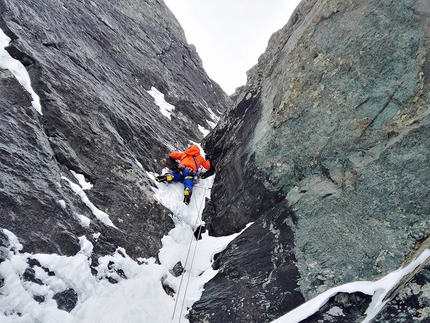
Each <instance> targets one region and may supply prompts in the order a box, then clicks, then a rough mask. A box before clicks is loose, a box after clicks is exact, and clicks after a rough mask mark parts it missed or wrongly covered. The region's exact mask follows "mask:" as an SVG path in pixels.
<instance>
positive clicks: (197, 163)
mask: <svg viewBox="0 0 430 323" xmlns="http://www.w3.org/2000/svg"><path fill="white" fill-rule="evenodd" d="M169 157H170V158H173V159H177V160H179V165H178V167H177V169H175V170H172V171H171V172H170V173H167V174H163V175H159V176H157V177H156V178H155V180H156V181H157V182H183V183H184V203H185V205H188V204H189V203H190V199H191V194H192V192H193V185H194V178H195V177H196V178H198V177H199V170H200V167H203V168H205V169H207V170H209V169H210V168H211V161H210V159H209V158H208V159H204V158H203V157H202V155H200V149H199V147H197V146H196V145H191V146H190V147H188V149H187V150H185V151H184V152H178V151H173V152H171V153H170V155H169Z"/></svg>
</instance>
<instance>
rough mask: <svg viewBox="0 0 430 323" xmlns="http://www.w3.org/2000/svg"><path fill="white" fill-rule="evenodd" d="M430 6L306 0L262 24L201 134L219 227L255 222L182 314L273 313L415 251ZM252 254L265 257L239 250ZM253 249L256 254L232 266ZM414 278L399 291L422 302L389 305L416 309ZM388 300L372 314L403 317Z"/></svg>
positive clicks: (427, 208)
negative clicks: (266, 30) (247, 60)
mask: <svg viewBox="0 0 430 323" xmlns="http://www.w3.org/2000/svg"><path fill="white" fill-rule="evenodd" d="M429 13H430V5H429V3H428V1H425V0H421V1H408V0H402V1H393V0H383V1H376V0H365V1H336V0H305V1H302V2H301V4H300V5H299V7H298V8H297V9H296V11H295V12H294V14H293V15H292V17H291V19H290V21H289V22H288V24H287V25H286V26H285V27H284V28H283V29H282V30H280V31H278V32H277V33H276V34H274V35H273V36H272V38H271V40H270V42H269V46H268V48H267V50H266V52H265V53H264V54H263V55H262V56H261V57H260V59H259V63H258V64H257V65H256V66H255V67H253V68H252V69H251V70H250V71H249V72H248V82H247V85H246V86H245V87H243V88H242V89H240V91H238V92H237V93H235V97H236V103H235V104H234V106H233V108H232V109H230V110H229V111H228V112H227V113H226V114H225V116H224V117H223V118H222V119H221V121H220V122H219V124H218V126H217V127H216V129H215V131H213V132H212V133H211V134H210V135H209V136H208V138H207V140H206V145H205V150H206V151H207V152H208V153H210V154H211V155H213V157H214V158H215V160H217V176H216V181H215V185H214V188H213V194H212V199H213V204H214V205H216V210H217V212H216V213H215V212H210V210H207V211H206V212H207V213H206V216H207V217H208V218H211V220H212V223H213V226H214V229H215V232H216V234H217V235H225V234H229V233H232V232H238V231H239V230H241V229H243V228H244V227H245V225H246V224H247V223H250V222H254V224H253V225H252V226H251V227H250V228H249V229H247V230H246V231H245V232H244V233H242V235H241V236H240V238H239V239H240V241H243V243H242V244H232V245H230V246H229V248H228V249H227V250H226V251H224V252H223V253H222V254H221V255H220V256H219V257H218V258H217V260H216V267H217V268H219V272H218V274H217V276H216V277H215V278H214V279H213V280H212V281H210V282H209V283H207V284H206V286H205V292H204V293H203V295H202V298H201V300H200V301H199V302H197V303H196V304H194V306H193V311H192V319H191V322H202V321H205V322H218V318H220V317H222V318H223V319H222V320H221V321H234V322H269V321H270V320H272V319H273V318H274V317H277V316H280V315H282V313H285V312H287V311H288V310H289V309H290V308H291V307H294V306H295V304H296V303H302V302H303V301H304V300H309V299H310V298H312V297H314V296H316V295H318V294H319V293H321V292H323V291H325V290H327V289H329V288H331V287H334V286H338V285H341V284H344V283H347V282H351V281H357V280H376V279H378V278H380V277H382V276H383V275H386V274H387V273H389V272H391V271H393V270H395V269H397V268H399V267H401V266H402V264H403V263H404V262H405V261H408V260H410V259H411V258H413V257H415V256H416V255H417V254H418V253H419V252H420V251H421V249H419V247H420V246H421V245H422V244H423V243H424V244H426V243H427V238H428V235H429V232H430V231H429V227H430V226H429V224H430V223H429V219H430V218H429V214H430V202H429V201H430V200H429V196H430V190H429V188H428V183H429V180H430V166H429V165H430V153H429V152H430V147H429V146H430V140H429V137H428V134H429V133H430V116H429V112H430V110H429V103H430V97H429V79H430V54H429V46H428V44H429V41H430V39H429V37H430V21H429V18H428V17H429ZM288 232H290V233H288ZM260 237H261V238H260ZM250 241H252V243H250ZM257 254H262V255H265V257H260V258H259V259H258V260H255V258H253V257H252V256H248V255H257ZM264 261H267V262H266V263H265V264H264V265H262V263H263V262H264ZM249 262H254V265H255V266H260V265H262V266H263V267H262V268H260V269H259V270H258V272H257V271H256V270H255V269H254V271H253V272H247V271H245V270H240V269H238V268H248V267H252V265H250V264H249ZM263 268H265V269H263ZM263 272H264V274H265V275H263V274H262V273H263ZM422 275H423V276H425V275H426V274H425V273H423V274H422ZM286 279H288V280H289V281H288V282H287V281H286ZM418 281H419V283H416V284H415V285H413V286H415V287H414V288H415V292H416V294H414V293H409V294H410V295H412V296H413V295H420V296H419V297H420V303H419V305H418V303H417V302H414V301H413V300H412V301H411V298H410V299H409V302H408V301H406V298H407V297H400V298H399V297H397V300H396V301H395V302H397V303H396V304H395V305H393V306H390V307H389V308H391V310H392V311H393V313H394V311H395V310H394V309H395V308H397V309H396V310H397V311H403V310H405V309H406V310H408V309H409V313H408V314H407V315H406V316H407V317H415V318H419V319H420V320H422V321H423V322H424V320H428V314H426V313H428V306H429V305H428V303H426V302H425V299H428V297H429V293H428V286H430V285H428V281H427V280H425V279H418ZM244 286H246V290H245V291H244ZM417 286H418V287H417ZM408 288H409V289H410V287H405V289H408ZM405 289H403V290H402V285H401V286H399V288H398V289H397V290H395V291H393V295H392V297H393V300H395V299H396V298H395V297H396V296H395V295H407V293H406V292H404V290H405ZM272 291H273V293H272ZM250 294H252V295H254V296H253V304H250V303H249V297H247V295H250ZM224 298H227V299H229V300H230V301H229V302H228V303H226V302H225V303H223V306H220V304H219V302H218V301H214V300H222V299H224ZM359 298H360V299H361V300H358V299H359ZM355 299H356V301H355V303H354V302H352V301H351V302H350V303H354V304H355V305H354V310H346V307H344V310H345V311H344V313H347V312H350V313H354V314H351V317H347V318H345V317H343V316H342V315H341V316H339V318H338V319H337V321H336V319H335V318H334V316H333V315H328V314H327V313H325V314H323V313H320V314H318V315H319V316H317V318H315V317H314V318H309V322H314V321H315V322H316V321H318V322H341V321H339V319H341V320H343V321H342V322H345V321H348V322H361V321H362V320H363V317H364V313H363V312H362V310H363V308H364V309H365V306H363V304H366V303H368V302H369V300H368V299H366V298H364V299H363V298H362V296H360V295H356V297H355ZM403 301H404V303H403V305H402V302H403ZM284 302H285V303H284ZM330 302H331V304H334V303H335V302H338V303H339V300H336V299H333V300H331V301H330ZM338 303H336V304H338ZM343 303H344V304H346V303H345V302H343ZM330 306H331V305H330V304H328V306H327V307H326V308H325V309H322V311H324V310H327V311H329V308H330ZM402 306H403V307H402ZM414 306H415V307H418V308H421V310H419V311H418V310H414V309H413V307H414ZM256 308H258V310H257V309H256ZM424 308H425V309H424ZM399 309H400V310H399ZM391 310H390V311H391ZM414 311H415V314H414V313H413V312H414ZM258 312H260V313H258ZM261 312H264V314H265V315H266V317H264V315H263V314H262V313H261ZM389 313H391V312H388V314H387V313H386V314H384V315H385V316H384V315H383V314H381V315H380V317H379V318H377V321H378V322H405V321H402V320H401V318H399V319H398V320H393V319H392V318H391V317H390V314H389ZM417 313H419V314H417ZM326 314H327V315H326ZM414 315H415V316H414ZM406 316H405V317H406Z"/></svg>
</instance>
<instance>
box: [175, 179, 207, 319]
mask: <svg viewBox="0 0 430 323" xmlns="http://www.w3.org/2000/svg"><path fill="white" fill-rule="evenodd" d="M194 187H198V188H201V189H204V190H205V194H203V198H202V200H201V202H200V206H199V207H198V206H197V204H196V208H197V217H196V222H195V225H194V227H196V226H197V224H198V221H199V217H200V213H201V210H202V207H203V202H204V201H205V197H206V190H209V189H211V188H204V187H200V186H195V185H194ZM199 230H200V232H199V235H200V234H201V226H200V229H199ZM193 237H194V232H193V236H192V237H191V240H190V244H189V246H188V251H187V256H186V257H185V264H184V273H183V274H182V275H181V281H180V283H179V288H178V292H177V294H178V297H177V298H176V300H175V307H174V308H173V315H172V321H173V320H174V318H175V313H176V307H177V304H178V300H179V297H180V292H181V287H182V281H183V279H184V276H185V267H186V265H187V262H188V257H189V255H190V250H191V246H192V244H193ZM198 242H199V240H197V242H196V247H195V248H194V253H193V256H192V258H191V263H190V270H189V274H188V279H187V283H186V285H185V291H184V296H183V298H182V305H181V312H180V313H179V321H178V322H179V323H180V322H181V317H182V312H183V310H184V304H185V297H186V296H187V291H188V285H189V283H190V277H191V269H192V268H193V263H194V258H195V256H196V251H197V244H198Z"/></svg>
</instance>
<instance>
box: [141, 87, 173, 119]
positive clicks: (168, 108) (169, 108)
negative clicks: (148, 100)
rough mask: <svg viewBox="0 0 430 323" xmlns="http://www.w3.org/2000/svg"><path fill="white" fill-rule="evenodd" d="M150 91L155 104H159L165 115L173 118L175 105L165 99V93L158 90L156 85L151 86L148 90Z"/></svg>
mask: <svg viewBox="0 0 430 323" xmlns="http://www.w3.org/2000/svg"><path fill="white" fill-rule="evenodd" d="M146 92H148V93H149V94H150V95H151V96H152V97H153V98H154V100H155V104H156V105H158V107H159V108H160V112H161V114H162V115H163V116H165V117H167V118H169V120H171V117H170V116H171V114H172V112H173V110H174V109H175V106H174V105H171V104H170V103H167V102H166V101H165V100H164V94H163V93H161V92H160V91H158V90H157V89H156V88H155V87H153V86H152V87H151V89H150V90H148V91H146Z"/></svg>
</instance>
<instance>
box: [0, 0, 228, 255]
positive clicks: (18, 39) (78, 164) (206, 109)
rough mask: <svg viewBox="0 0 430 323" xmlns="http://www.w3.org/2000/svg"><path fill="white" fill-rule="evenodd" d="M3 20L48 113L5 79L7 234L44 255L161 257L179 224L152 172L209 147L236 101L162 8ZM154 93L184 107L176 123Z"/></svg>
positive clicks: (34, 4) (41, 5) (69, 7)
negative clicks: (83, 219) (83, 241)
mask: <svg viewBox="0 0 430 323" xmlns="http://www.w3.org/2000/svg"><path fill="white" fill-rule="evenodd" d="M0 13H1V16H0V28H1V29H2V30H3V31H4V32H5V33H6V34H7V35H8V36H9V37H10V38H11V39H12V42H11V44H10V46H9V47H8V48H7V50H8V52H9V53H10V54H11V56H13V57H14V58H16V59H18V60H20V61H21V62H23V64H24V65H25V66H26V68H27V70H28V72H29V74H30V77H31V81H32V86H33V89H34V90H35V91H36V93H37V94H38V95H39V96H40V101H41V105H42V113H43V115H39V114H38V113H37V112H36V111H35V110H34V109H33V108H32V107H31V104H30V100H31V99H30V97H29V95H28V94H27V93H26V91H25V90H24V89H23V88H22V87H21V86H20V85H19V84H18V83H17V82H16V81H15V80H14V77H13V76H12V75H11V74H9V73H8V72H7V71H1V80H0V81H1V82H2V86H1V88H0V91H1V96H0V101H1V104H0V107H1V109H2V116H3V117H2V119H1V121H0V124H1V149H2V153H1V155H0V160H1V163H0V164H1V170H0V171H1V174H0V178H1V180H0V181H1V182H0V183H1V187H0V188H1V189H0V199H1V205H2V208H1V211H0V219H1V221H0V222H1V226H2V227H5V228H7V229H9V230H10V231H12V232H13V233H15V234H16V235H17V236H18V238H19V239H20V241H21V242H22V243H23V244H24V246H25V248H26V250H27V251H32V252H57V253H60V254H74V253H75V252H76V251H78V250H79V243H78V239H77V237H78V236H81V235H86V236H87V238H88V239H90V240H91V241H92V242H93V243H94V245H95V251H96V252H97V253H101V254H103V253H106V252H110V251H112V250H114V249H115V248H116V247H117V246H122V247H124V248H126V250H127V252H128V253H129V254H130V255H131V256H136V257H137V256H139V257H140V256H153V255H155V254H156V253H157V251H158V249H159V247H160V238H161V237H162V236H163V235H164V234H165V233H166V232H168V230H169V227H172V225H173V223H172V221H171V220H170V219H169V217H168V211H167V210H165V209H164V208H163V207H161V206H160V205H158V204H157V203H156V202H155V201H154V200H153V198H152V191H151V185H152V184H151V182H150V180H149V178H148V177H147V176H146V171H155V172H160V171H161V169H162V167H163V166H164V163H163V158H165V157H166V155H167V154H168V152H169V151H170V150H173V148H174V147H175V145H176V143H177V145H178V146H179V148H180V149H181V148H184V147H185V146H186V145H188V143H189V141H190V140H192V141H197V142H200V141H202V139H203V134H202V133H201V132H200V131H199V129H198V125H200V126H203V127H205V128H206V129H210V127H211V124H212V125H213V124H214V123H216V121H217V119H218V118H219V116H220V115H221V113H222V112H223V111H224V110H225V109H226V108H227V106H228V105H229V104H230V98H229V97H228V96H227V95H226V94H225V93H224V92H223V91H222V90H221V88H220V87H219V86H218V85H217V84H216V83H214V82H213V81H211V80H210V79H209V78H208V76H207V75H206V73H205V72H204V70H203V68H202V64H201V61H200V58H199V56H198V54H197V53H196V51H195V48H194V47H193V46H191V45H188V44H187V42H186V39H185V36H184V33H183V30H182V29H181V27H180V25H179V24H178V22H177V21H176V19H175V17H174V16H173V15H172V13H171V12H170V11H169V10H168V9H167V7H166V6H165V5H164V3H163V2H162V1H156V0H153V1H152V0H146V1H133V0H126V1H109V2H106V1H97V0H95V1H85V0H80V1H72V2H70V1H64V2H63V1H54V0H52V1H50V0H48V1H26V0H24V1H15V0H0ZM152 86H154V87H156V88H157V89H158V90H159V91H160V92H162V93H164V94H165V100H166V101H167V102H169V103H170V104H172V105H174V106H175V110H174V112H173V114H172V116H171V120H169V119H168V118H167V117H165V116H163V115H162V114H161V112H160V109H159V107H158V106H157V105H156V104H155V103H154V99H153V98H152V97H151V96H150V95H149V94H148V93H147V92H146V91H147V90H150V89H151V87H152ZM70 170H73V171H75V172H76V173H80V174H83V175H84V176H85V178H86V180H87V181H89V182H91V183H92V184H93V185H94V187H93V188H92V189H91V190H87V191H86V194H87V195H88V197H89V199H90V201H91V202H92V203H94V205H95V206H96V207H97V208H99V209H100V210H101V211H103V212H106V213H107V214H108V215H109V216H110V219H111V220H112V221H113V223H114V225H115V226H116V227H117V228H114V227H111V226H106V225H105V224H103V223H101V222H100V221H98V220H97V219H96V218H95V217H94V216H93V215H92V214H91V211H90V210H89V208H88V207H87V206H86V205H84V204H83V203H82V202H81V200H80V198H79V197H78V196H77V195H75V194H74V193H73V192H72V191H71V189H70V185H69V183H68V182H67V181H65V180H62V179H61V176H62V175H63V176H65V177H67V178H69V179H71V180H73V181H75V180H74V178H73V176H72V175H71V173H70ZM60 201H64V202H65V207H64V208H63V207H62V206H61V205H64V203H62V202H60ZM77 214H82V215H85V216H87V217H88V218H90V219H92V223H91V225H90V228H85V227H82V226H81V225H80V224H79V221H78V220H77ZM97 232H100V233H101V236H100V237H99V239H98V240H97V242H96V241H95V239H94V238H92V233H97Z"/></svg>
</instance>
